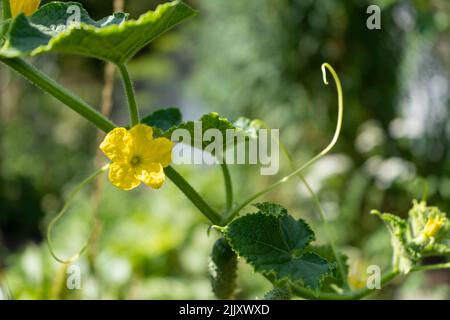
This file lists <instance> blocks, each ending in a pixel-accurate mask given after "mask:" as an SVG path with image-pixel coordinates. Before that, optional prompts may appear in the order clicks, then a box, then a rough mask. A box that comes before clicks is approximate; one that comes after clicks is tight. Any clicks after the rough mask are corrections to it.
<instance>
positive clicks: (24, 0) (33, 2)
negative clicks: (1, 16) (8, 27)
mask: <svg viewBox="0 0 450 320" xmlns="http://www.w3.org/2000/svg"><path fill="white" fill-rule="evenodd" d="M40 3H41V0H9V4H10V6H11V15H12V17H13V18H14V17H16V16H18V15H19V14H21V13H24V14H25V15H26V16H31V15H32V14H33V13H35V12H36V10H37V9H38V8H39V4H40Z"/></svg>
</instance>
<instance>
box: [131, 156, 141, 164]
mask: <svg viewBox="0 0 450 320" xmlns="http://www.w3.org/2000/svg"><path fill="white" fill-rule="evenodd" d="M139 163H141V158H140V157H139V156H133V157H132V158H131V160H130V164H131V165H132V166H137V165H138V164H139Z"/></svg>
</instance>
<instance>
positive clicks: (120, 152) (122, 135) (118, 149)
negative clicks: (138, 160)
mask: <svg viewBox="0 0 450 320" xmlns="http://www.w3.org/2000/svg"><path fill="white" fill-rule="evenodd" d="M128 136H129V134H128V132H127V129H125V128H116V129H114V130H112V131H110V132H109V133H108V134H107V135H106V137H105V139H104V140H103V142H102V143H101V144H100V149H101V150H102V151H103V153H104V154H105V155H106V156H107V157H108V158H109V159H111V160H112V161H116V162H124V161H126V159H127V154H128V153H129V152H128V147H127V144H126V141H127V140H128Z"/></svg>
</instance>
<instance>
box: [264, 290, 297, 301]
mask: <svg viewBox="0 0 450 320" xmlns="http://www.w3.org/2000/svg"><path fill="white" fill-rule="evenodd" d="M290 299H291V293H290V291H289V289H287V288H282V287H274V288H273V289H272V290H270V291H269V292H267V293H266V294H265V295H264V300H290Z"/></svg>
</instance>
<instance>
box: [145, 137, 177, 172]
mask: <svg viewBox="0 0 450 320" xmlns="http://www.w3.org/2000/svg"><path fill="white" fill-rule="evenodd" d="M172 149H173V142H172V141H170V140H169V139H167V138H157V139H154V140H153V141H152V142H150V143H149V144H148V145H147V147H146V148H145V149H143V150H142V151H143V153H142V158H143V161H144V163H150V164H151V163H160V164H161V165H162V166H163V167H167V166H168V165H169V164H170V163H171V162H172Z"/></svg>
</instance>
